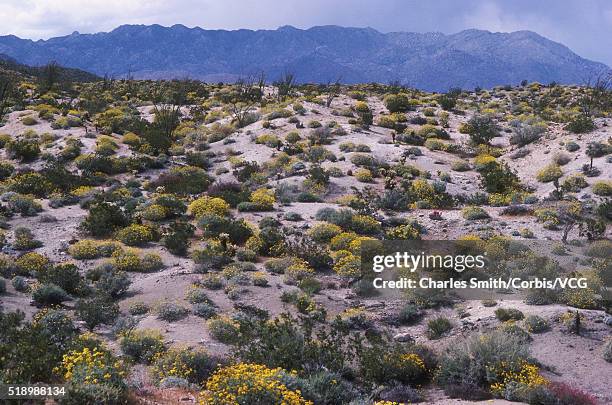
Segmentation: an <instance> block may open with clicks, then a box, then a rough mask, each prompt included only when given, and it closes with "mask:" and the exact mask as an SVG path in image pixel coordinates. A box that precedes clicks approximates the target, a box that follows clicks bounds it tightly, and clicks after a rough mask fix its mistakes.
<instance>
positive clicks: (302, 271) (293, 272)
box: [284, 258, 315, 284]
mask: <svg viewBox="0 0 612 405" xmlns="http://www.w3.org/2000/svg"><path fill="white" fill-rule="evenodd" d="M314 272H315V271H314V269H313V268H312V267H310V265H309V264H308V263H307V262H306V261H304V260H302V259H299V258H294V259H293V264H291V265H290V266H289V267H287V268H286V269H285V273H284V274H285V276H284V281H285V283H287V284H295V283H297V282H298V281H300V280H303V279H304V278H306V277H308V276H311V275H313V274H314Z"/></svg>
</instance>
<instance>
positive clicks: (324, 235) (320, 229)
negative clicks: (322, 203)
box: [308, 223, 342, 244]
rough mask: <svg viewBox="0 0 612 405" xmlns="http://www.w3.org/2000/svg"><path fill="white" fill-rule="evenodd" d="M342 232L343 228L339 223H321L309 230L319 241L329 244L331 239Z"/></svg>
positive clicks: (310, 234)
mask: <svg viewBox="0 0 612 405" xmlns="http://www.w3.org/2000/svg"><path fill="white" fill-rule="evenodd" d="M341 232H342V228H340V227H339V226H338V225H334V224H329V223H320V224H316V225H314V226H313V227H312V228H310V229H309V230H308V235H309V236H310V237H311V238H312V239H313V240H314V241H315V242H317V243H324V244H327V243H329V242H330V240H331V239H332V238H333V237H334V236H336V235H338V234H339V233H341Z"/></svg>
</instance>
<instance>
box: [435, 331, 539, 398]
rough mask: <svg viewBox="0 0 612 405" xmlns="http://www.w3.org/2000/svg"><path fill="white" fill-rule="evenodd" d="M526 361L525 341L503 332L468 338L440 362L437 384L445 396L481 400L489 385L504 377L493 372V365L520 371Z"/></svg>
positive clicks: (452, 347) (455, 346)
mask: <svg viewBox="0 0 612 405" xmlns="http://www.w3.org/2000/svg"><path fill="white" fill-rule="evenodd" d="M528 358H529V351H528V346H527V345H526V343H525V341H524V340H522V339H521V338H519V337H516V336H514V335H509V334H507V333H504V332H502V331H495V332H490V333H487V334H483V335H479V336H471V337H468V338H467V339H464V340H463V341H459V342H456V343H454V344H452V345H450V346H448V348H447V349H446V351H445V353H444V354H443V355H442V357H441V358H440V360H439V365H440V368H439V371H438V373H437V375H436V382H437V383H438V384H439V385H440V386H442V387H443V388H444V390H445V392H447V394H454V395H457V396H460V397H461V398H463V399H482V398H483V397H484V398H486V397H487V396H489V395H490V394H489V393H488V391H489V388H490V386H491V384H493V383H495V382H498V381H499V380H502V379H503V377H502V376H501V375H498V374H497V373H495V372H492V371H493V369H492V368H491V367H492V366H495V365H499V364H505V366H506V369H510V370H519V369H520V368H521V365H522V364H523V363H524V362H525V361H526V360H527V359H528Z"/></svg>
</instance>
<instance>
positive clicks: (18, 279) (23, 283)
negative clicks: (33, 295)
mask: <svg viewBox="0 0 612 405" xmlns="http://www.w3.org/2000/svg"><path fill="white" fill-rule="evenodd" d="M11 285H12V286H13V288H14V289H15V291H19V292H27V291H28V290H29V289H30V285H29V284H28V281H27V279H26V278H25V277H22V276H15V277H13V279H12V280H11Z"/></svg>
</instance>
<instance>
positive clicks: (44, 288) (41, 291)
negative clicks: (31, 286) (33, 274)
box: [32, 284, 70, 307]
mask: <svg viewBox="0 0 612 405" xmlns="http://www.w3.org/2000/svg"><path fill="white" fill-rule="evenodd" d="M69 299H70V297H69V296H68V293H66V291H64V290H63V289H62V288H61V287H58V286H56V285H55V284H41V285H40V286H38V288H36V289H35V290H34V291H33V292H32V300H34V302H35V303H36V304H37V305H40V306H45V307H46V306H54V305H60V304H61V303H62V302H64V301H67V300H69Z"/></svg>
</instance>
